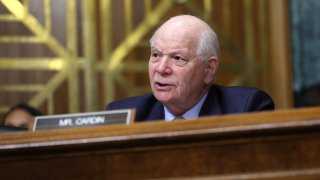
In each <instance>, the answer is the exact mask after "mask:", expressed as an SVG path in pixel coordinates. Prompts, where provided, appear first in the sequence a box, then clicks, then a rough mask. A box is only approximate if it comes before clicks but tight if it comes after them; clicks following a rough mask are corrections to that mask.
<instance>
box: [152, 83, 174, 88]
mask: <svg viewBox="0 0 320 180" xmlns="http://www.w3.org/2000/svg"><path fill="white" fill-rule="evenodd" d="M154 85H155V88H156V89H157V90H168V88H171V87H173V85H171V84H166V83H160V82H155V83H154Z"/></svg>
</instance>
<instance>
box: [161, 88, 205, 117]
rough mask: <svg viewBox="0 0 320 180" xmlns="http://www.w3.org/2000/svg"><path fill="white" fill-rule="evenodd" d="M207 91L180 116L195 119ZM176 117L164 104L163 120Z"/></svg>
mask: <svg viewBox="0 0 320 180" xmlns="http://www.w3.org/2000/svg"><path fill="white" fill-rule="evenodd" d="M207 95H208V93H206V94H205V95H204V96H203V97H202V98H201V99H200V100H199V101H198V103H197V104H196V105H194V106H193V107H192V108H191V109H189V110H188V111H187V112H185V113H184V114H183V115H182V116H181V117H183V118H184V119H196V118H198V117H199V113H200V110H201V107H202V105H203V103H204V100H205V99H206V97H207ZM175 118H176V116H175V115H173V114H172V113H171V112H170V111H169V109H168V108H167V107H166V106H164V119H165V121H173V120H174V119H175Z"/></svg>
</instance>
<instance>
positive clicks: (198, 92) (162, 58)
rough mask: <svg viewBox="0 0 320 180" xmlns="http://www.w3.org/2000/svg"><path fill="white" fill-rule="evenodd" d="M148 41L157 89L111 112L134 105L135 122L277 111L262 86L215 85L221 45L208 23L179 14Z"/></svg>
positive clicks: (120, 103) (151, 73) (115, 106)
mask: <svg viewBox="0 0 320 180" xmlns="http://www.w3.org/2000/svg"><path fill="white" fill-rule="evenodd" d="M150 43H151V57H150V60H149V78H150V85H151V88H152V92H153V93H152V94H149V95H146V96H140V97H132V98H128V99H123V100H119V101H115V102H112V103H110V104H109V105H108V106H107V110H114V109H125V108H135V109H136V110H137V112H136V120H137V121H147V120H161V119H165V120H166V121H172V120H174V119H176V118H184V119H194V118H197V117H199V116H209V115H221V114H230V113H244V112H252V111H263V110H273V109H274V103H273V101H272V99H271V98H270V96H269V95H268V94H266V93H265V92H263V91H261V90H259V89H256V88H250V87H225V86H219V85H216V84H214V83H213V82H214V77H215V74H216V72H217V69H218V64H219V60H218V57H219V44H218V39H217V36H216V34H215V32H214V31H213V30H212V29H211V28H210V26H209V25H208V24H206V23H205V22H204V21H202V20H200V19H198V18H196V17H194V16H190V15H181V16H175V17H173V18H171V19H169V20H168V21H167V22H165V23H164V24H163V25H162V26H161V27H160V28H159V29H158V30H157V31H156V32H155V33H154V35H153V37H152V38H151V40H150Z"/></svg>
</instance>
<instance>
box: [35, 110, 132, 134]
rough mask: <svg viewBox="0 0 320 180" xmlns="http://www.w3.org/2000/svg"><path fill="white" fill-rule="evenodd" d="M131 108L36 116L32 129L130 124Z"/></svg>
mask: <svg viewBox="0 0 320 180" xmlns="http://www.w3.org/2000/svg"><path fill="white" fill-rule="evenodd" d="M134 115H135V111H134V110H133V109H125V110H112V111H102V112H90V113H77V114H63V115H50V116H37V117H36V118H35V121H34V124H33V128H32V130H33V131H40V130H50V129H72V128H83V127H96V126H105V125H111V124H130V123H132V122H133V119H134Z"/></svg>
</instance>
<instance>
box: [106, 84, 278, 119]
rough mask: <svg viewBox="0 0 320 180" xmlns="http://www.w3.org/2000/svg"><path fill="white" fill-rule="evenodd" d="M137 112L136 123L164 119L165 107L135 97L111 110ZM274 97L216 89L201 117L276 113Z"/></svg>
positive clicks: (111, 106)
mask: <svg viewBox="0 0 320 180" xmlns="http://www.w3.org/2000/svg"><path fill="white" fill-rule="evenodd" d="M129 108H130V109H131V108H135V109H136V121H149V120H161V119H164V109H163V105H162V104H161V103H160V102H159V101H158V100H157V99H156V98H155V97H154V96H153V94H149V95H146V96H137V97H131V98H127V99H123V100H118V101H114V102H112V103H110V104H108V105H107V108H106V109H107V110H115V109H129ZM273 109H274V103H273V101H272V99H271V97H270V96H269V95H268V94H267V93H265V92H264V91H261V90H259V89H257V88H252V87H227V86H220V85H212V86H211V88H210V89H209V92H208V96H207V98H206V100H205V102H204V104H203V106H202V108H201V110H200V114H199V116H210V115H222V114H233V113H244V112H253V111H264V110H273Z"/></svg>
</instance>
